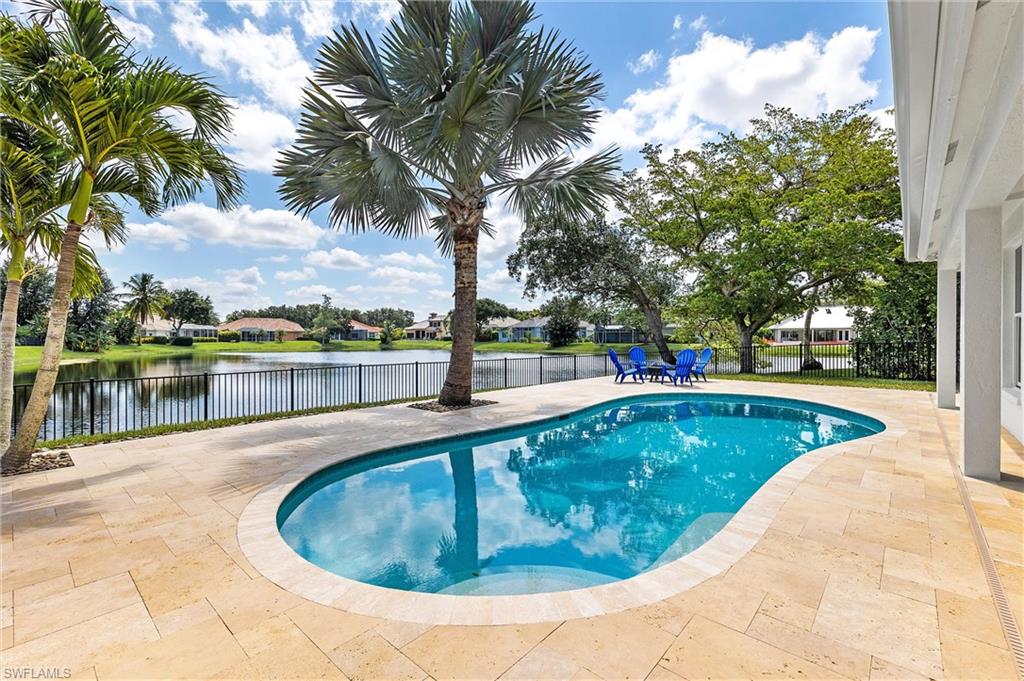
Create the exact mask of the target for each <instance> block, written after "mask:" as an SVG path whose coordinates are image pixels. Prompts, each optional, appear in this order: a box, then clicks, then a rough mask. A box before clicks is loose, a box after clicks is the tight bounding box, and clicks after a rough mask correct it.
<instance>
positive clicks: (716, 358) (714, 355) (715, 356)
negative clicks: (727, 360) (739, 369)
mask: <svg viewBox="0 0 1024 681" xmlns="http://www.w3.org/2000/svg"><path fill="white" fill-rule="evenodd" d="M711 356H712V357H714V358H715V373H716V374H717V373H718V348H711Z"/></svg>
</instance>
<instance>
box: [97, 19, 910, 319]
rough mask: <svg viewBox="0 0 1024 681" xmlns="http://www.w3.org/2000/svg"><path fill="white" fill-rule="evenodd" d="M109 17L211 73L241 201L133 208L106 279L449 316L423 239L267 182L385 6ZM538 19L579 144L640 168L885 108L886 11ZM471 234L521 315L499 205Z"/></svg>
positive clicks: (445, 276) (443, 265)
mask: <svg viewBox="0 0 1024 681" xmlns="http://www.w3.org/2000/svg"><path fill="white" fill-rule="evenodd" d="M114 5H115V7H117V8H118V9H119V10H120V11H119V13H118V14H117V15H116V20H117V21H118V23H119V24H120V25H121V27H122V29H123V30H124V31H125V32H126V33H127V34H128V35H129V36H131V37H132V38H133V39H134V42H135V46H136V48H137V49H138V50H139V51H140V52H141V53H143V54H150V55H153V56H161V57H166V58H167V59H169V60H170V61H171V62H172V63H174V64H176V65H178V66H179V67H181V68H182V69H184V70H186V71H190V72H200V73H204V74H206V75H207V76H208V77H210V78H211V79H212V80H213V81H214V82H215V83H216V84H217V85H218V86H219V87H220V88H221V89H222V90H223V91H224V92H225V93H227V94H228V95H229V96H230V97H231V98H232V99H233V102H234V105H235V107H236V111H235V118H234V133H233V135H232V138H231V139H230V140H229V141H228V147H227V148H228V151H229V153H230V154H231V155H232V156H233V157H234V158H235V159H236V160H237V161H238V162H239V163H240V164H241V166H242V167H243V168H244V170H245V179H246V185H247V189H246V195H245V197H244V198H243V200H242V205H241V206H240V207H239V208H238V209H236V210H234V211H231V212H220V211H217V210H216V208H215V207H214V205H215V204H214V201H213V198H212V195H211V194H210V193H205V194H203V195H201V196H199V197H197V198H196V200H194V201H192V202H190V203H187V204H185V205H180V206H177V207H174V208H171V209H169V210H167V211H165V212H164V213H163V214H162V215H160V216H158V217H155V218H151V217H147V216H145V215H143V214H142V213H141V212H139V211H138V210H137V209H136V208H134V207H130V208H129V211H128V222H129V226H130V237H129V240H128V243H127V245H125V246H124V247H121V248H118V249H116V250H114V251H109V250H106V249H104V248H102V247H101V245H97V250H98V251H99V254H100V260H101V263H102V264H103V266H104V267H105V268H106V269H107V271H108V273H109V274H110V276H111V278H112V279H113V280H114V281H115V282H117V283H120V282H122V281H124V280H126V279H128V278H129V277H130V276H131V275H132V274H134V273H138V272H151V273H153V274H155V275H156V276H157V278H159V279H161V280H162V281H163V282H164V283H165V285H166V286H167V287H169V288H178V287H186V286H187V287H191V288H194V289H196V290H198V291H199V292H201V293H203V294H205V295H209V296H211V297H212V299H213V301H214V304H215V307H216V309H217V311H218V313H220V314H221V315H222V316H223V315H225V314H226V313H228V312H230V311H232V310H235V309H240V308H256V307H261V306H264V305H268V304H279V303H287V304H296V303H312V302H319V301H320V296H321V294H324V293H326V294H328V295H330V296H331V297H332V299H333V301H334V303H335V304H336V305H338V306H340V307H346V308H360V309H369V308H374V307H380V306H389V307H401V308H405V309H409V310H413V311H414V313H415V315H416V318H417V319H420V318H424V317H425V316H426V315H427V314H428V313H430V312H435V311H436V312H441V313H444V312H447V311H448V310H449V309H451V307H452V299H451V295H452V279H453V273H452V263H451V261H450V260H449V259H446V258H443V257H442V256H441V255H440V254H438V253H437V252H436V250H435V249H434V245H433V241H432V239H431V238H430V237H429V236H424V237H421V238H417V239H410V240H396V239H393V238H390V237H387V236H384V235H382V234H379V233H375V232H372V231H371V232H364V233H360V234H354V233H350V232H346V231H336V230H334V229H332V228H331V226H330V225H329V223H328V220H327V217H326V211H325V210H323V209H321V210H318V211H316V212H314V213H312V214H311V215H310V216H309V217H308V218H303V217H299V216H297V215H295V214H293V213H291V212H289V211H288V210H287V209H286V208H285V207H284V204H283V203H282V201H281V199H280V198H279V197H278V195H277V187H278V184H279V181H278V179H277V178H275V177H274V176H273V175H272V174H271V170H272V168H273V165H274V158H275V155H276V153H277V152H278V151H279V150H281V149H283V148H285V147H286V146H287V145H288V144H289V143H290V142H291V141H292V140H293V139H294V134H295V126H296V123H297V121H298V118H299V116H300V114H301V102H302V87H303V85H304V83H305V79H306V78H307V77H308V76H309V75H310V74H311V71H312V68H313V64H314V63H315V59H316V55H317V51H318V49H319V47H320V45H321V44H322V42H323V41H324V39H325V37H327V36H329V35H330V33H331V31H332V29H333V28H335V27H337V26H339V25H340V24H342V23H343V22H355V23H356V24H357V25H358V26H359V27H360V28H362V29H364V30H366V31H368V32H369V33H370V34H371V35H374V36H378V35H380V33H381V32H382V31H383V29H384V28H385V26H386V24H387V22H388V21H389V20H390V19H391V18H392V17H393V16H395V14H396V12H397V9H398V7H397V4H396V3H394V2H388V1H381V2H376V1H369V0H364V1H361V2H335V1H333V0H292V1H289V2H279V1H266V0H227V1H226V2H188V1H178V2H158V1H157V0H134V1H127V0H125V1H122V2H115V3H114ZM538 11H539V14H540V18H539V23H540V24H543V25H544V26H546V27H549V28H555V29H557V30H558V31H560V32H561V33H562V35H563V36H564V37H566V38H568V39H570V40H571V41H572V42H573V43H574V44H575V45H576V46H577V47H578V48H579V49H580V50H582V51H583V52H584V53H585V54H586V55H587V56H588V57H589V58H590V60H591V62H592V63H593V65H594V66H595V67H596V68H597V69H598V70H599V71H600V72H601V74H602V75H603V80H604V85H605V88H606V91H607V95H606V97H605V98H604V100H603V101H601V102H600V107H601V108H602V117H601V119H600V121H599V123H598V125H597V127H596V129H595V134H594V139H593V144H592V147H594V148H600V147H603V146H605V145H608V144H615V145H618V146H619V147H620V149H621V150H622V154H623V160H624V168H625V169H629V168H633V167H637V166H639V165H640V158H639V149H640V147H641V146H642V145H643V144H644V143H646V142H652V143H660V144H662V145H664V147H665V148H666V149H671V148H680V149H687V148H692V147H694V146H697V145H699V144H700V143H701V142H702V141H703V140H706V139H711V138H713V137H715V136H717V135H718V134H720V133H721V132H722V131H725V130H735V131H739V132H742V131H744V130H745V129H746V125H747V122H748V121H749V119H750V118H751V117H753V116H756V115H757V114H758V113H759V112H761V111H762V110H763V107H764V105H765V103H771V104H775V105H780V106H789V107H792V108H793V109H794V110H795V111H796V112H798V113H800V114H805V115H813V114H817V113H820V112H822V111H827V110H832V109H835V108H838V107H842V106H848V105H851V104H854V103H856V102H860V101H863V100H872V104H871V105H870V108H871V109H872V110H873V111H877V112H878V115H879V117H880V119H881V120H883V121H888V124H890V125H891V119H890V118H889V117H888V116H887V115H886V114H885V113H884V112H885V110H886V109H888V108H889V107H891V106H892V82H891V78H892V76H891V68H890V57H889V44H888V23H887V18H886V7H885V3H884V2H862V3H825V2H798V3H783V2H765V3H740V2H717V3H699V2H625V1H619V2H544V1H541V2H539V3H538ZM487 210H488V217H489V219H490V220H491V221H492V222H493V223H494V224H495V226H496V227H497V235H496V236H495V237H494V238H489V237H487V236H482V237H481V239H482V241H481V244H480V267H479V273H480V279H479V295H480V296H487V297H491V298H495V299H497V300H499V301H501V302H504V303H506V304H510V305H513V306H518V307H528V308H529V307H535V306H536V305H537V304H538V302H539V301H537V300H534V301H529V300H524V299H523V298H522V287H521V286H520V285H519V284H518V283H517V282H515V281H514V280H511V279H510V278H509V276H508V273H507V269H506V267H505V258H506V257H507V256H508V254H509V253H510V252H511V251H512V250H513V249H514V248H515V243H516V239H517V238H518V236H519V232H520V230H521V223H520V222H519V220H518V219H517V218H515V216H513V215H512V214H511V213H510V212H509V211H508V210H506V208H505V206H504V205H502V204H501V203H500V202H496V203H493V204H492V205H490V206H489V207H488V209H487Z"/></svg>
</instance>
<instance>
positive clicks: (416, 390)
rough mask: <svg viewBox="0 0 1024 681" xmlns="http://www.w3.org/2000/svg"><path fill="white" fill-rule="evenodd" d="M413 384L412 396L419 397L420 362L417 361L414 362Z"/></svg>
mask: <svg viewBox="0 0 1024 681" xmlns="http://www.w3.org/2000/svg"><path fill="white" fill-rule="evenodd" d="M413 385H414V386H415V387H414V388H413V390H415V394H414V395H413V397H419V396H420V363H419V362H416V378H415V379H414V380H413Z"/></svg>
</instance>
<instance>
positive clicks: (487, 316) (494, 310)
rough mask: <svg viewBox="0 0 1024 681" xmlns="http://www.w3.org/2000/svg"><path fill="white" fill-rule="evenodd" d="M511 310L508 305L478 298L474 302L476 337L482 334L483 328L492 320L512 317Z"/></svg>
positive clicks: (490, 299)
mask: <svg viewBox="0 0 1024 681" xmlns="http://www.w3.org/2000/svg"><path fill="white" fill-rule="evenodd" d="M514 312H515V310H513V309H512V308H511V307H509V306H508V305H504V304H502V303H499V302H498V301H497V300H494V299H493V298H480V299H479V300H477V301H476V337H477V338H479V337H480V336H481V334H483V331H484V326H485V325H486V324H487V322H489V321H490V320H492V319H495V318H499V319H500V318H503V317H514V316H515V315H514V314H513V313H514Z"/></svg>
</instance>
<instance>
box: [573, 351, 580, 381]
mask: <svg viewBox="0 0 1024 681" xmlns="http://www.w3.org/2000/svg"><path fill="white" fill-rule="evenodd" d="M578 376H579V373H578V372H577V370H576V355H573V356H572V380H574V381H575V380H576V379H577V378H578Z"/></svg>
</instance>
